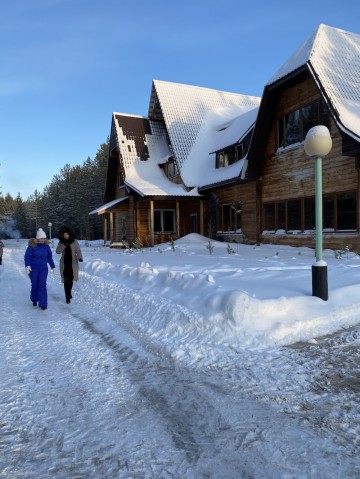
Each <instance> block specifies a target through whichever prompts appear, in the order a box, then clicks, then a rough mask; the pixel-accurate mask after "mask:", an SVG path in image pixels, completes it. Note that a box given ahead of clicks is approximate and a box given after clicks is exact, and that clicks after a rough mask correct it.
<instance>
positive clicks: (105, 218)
mask: <svg viewBox="0 0 360 479" xmlns="http://www.w3.org/2000/svg"><path fill="white" fill-rule="evenodd" d="M103 235H104V244H106V242H107V240H108V215H107V214H106V213H105V214H104V216H103Z"/></svg>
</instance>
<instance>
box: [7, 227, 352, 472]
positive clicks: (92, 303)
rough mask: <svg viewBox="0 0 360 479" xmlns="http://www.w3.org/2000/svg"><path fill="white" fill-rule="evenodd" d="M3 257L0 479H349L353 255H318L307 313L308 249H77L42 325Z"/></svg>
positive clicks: (180, 243) (52, 289)
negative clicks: (323, 269)
mask: <svg viewBox="0 0 360 479" xmlns="http://www.w3.org/2000/svg"><path fill="white" fill-rule="evenodd" d="M4 243H5V248H4V257H3V265H2V266H0V285H1V288H0V317H1V321H0V340H1V344H2V347H1V348H0V411H1V423H0V428H1V432H2V435H1V438H2V439H1V448H0V477H6V478H10V477H11V478H12V479H17V478H19V479H20V478H21V477H24V474H26V477H27V478H29V479H35V478H38V477H42V478H44V479H47V478H51V479H58V478H59V479H60V478H63V477H86V478H88V479H93V478H94V479H98V478H103V477H117V478H119V479H134V478H135V477H138V478H140V477H141V478H142V479H147V478H149V479H150V478H154V477H159V478H160V477H162V478H164V479H165V478H175V479H198V478H205V477H206V478H209V479H217V478H224V479H239V477H252V478H254V479H289V478H291V479H310V478H316V479H340V478H341V479H344V478H350V477H360V454H359V452H360V442H359V437H360V404H359V397H358V396H359V390H360V381H359V378H360V370H359V346H360V327H359V318H360V301H359V282H360V257H359V256H358V255H357V254H355V253H352V252H347V253H345V254H343V255H340V257H339V258H336V257H335V254H334V251H331V250H325V251H324V260H325V261H326V263H327V265H328V280H329V300H328V301H322V300H321V299H319V298H316V297H313V296H311V266H312V264H313V263H314V261H315V258H314V251H313V250H311V249H308V248H291V247H289V246H274V245H260V246H252V245H243V244H232V245H231V249H232V250H230V249H229V245H228V244H226V243H220V242H216V241H213V242H211V246H212V248H211V250H212V253H211V254H210V249H209V248H208V246H209V240H208V239H207V238H204V237H202V236H200V235H197V234H191V235H188V236H186V237H184V238H181V239H179V240H177V241H176V242H175V243H174V244H173V245H171V244H166V243H165V244H163V245H157V246H154V247H153V248H145V249H143V250H139V251H133V252H130V251H128V250H118V249H110V248H108V247H104V246H103V245H102V244H101V242H100V241H98V242H88V243H87V242H85V241H81V242H80V245H81V248H82V254H83V257H84V261H83V263H81V265H80V270H81V271H80V277H79V281H78V282H76V283H74V287H73V292H72V293H73V298H72V300H71V303H70V304H66V303H65V295H64V289H63V285H62V283H61V281H60V275H59V274H52V273H50V272H49V277H48V281H47V290H48V309H47V310H46V311H41V310H40V308H38V307H35V308H34V307H33V306H32V303H31V302H30V282H29V279H28V276H27V274H26V272H25V268H24V252H25V249H26V247H27V240H22V239H20V240H17V239H8V240H5V241H4ZM56 244H57V240H53V243H52V251H53V257H54V260H55V264H56V269H57V271H58V270H59V255H57V254H56V253H55V248H56ZM14 291H16V294H14Z"/></svg>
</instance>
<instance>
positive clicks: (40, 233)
mask: <svg viewBox="0 0 360 479" xmlns="http://www.w3.org/2000/svg"><path fill="white" fill-rule="evenodd" d="M41 238H46V233H45V231H44V230H43V229H42V228H39V229H38V230H37V233H36V239H41Z"/></svg>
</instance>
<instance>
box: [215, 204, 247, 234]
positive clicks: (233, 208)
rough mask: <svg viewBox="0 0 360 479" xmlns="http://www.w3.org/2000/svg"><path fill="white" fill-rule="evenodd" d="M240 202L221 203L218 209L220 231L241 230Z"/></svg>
mask: <svg viewBox="0 0 360 479" xmlns="http://www.w3.org/2000/svg"><path fill="white" fill-rule="evenodd" d="M239 204H240V203H233V204H228V205H220V206H219V209H218V231H240V230H241V208H240V207H239Z"/></svg>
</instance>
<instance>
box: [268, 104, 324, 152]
mask: <svg viewBox="0 0 360 479" xmlns="http://www.w3.org/2000/svg"><path fill="white" fill-rule="evenodd" d="M313 107H316V111H317V115H316V118H314V117H313V119H312V120H311V121H310V120H308V121H306V120H305V119H304V118H305V112H306V111H309V110H310V109H311V108H313ZM305 121H306V124H305ZM316 125H325V126H327V127H328V128H329V130H330V111H329V108H328V106H327V104H326V103H325V101H324V100H322V99H319V100H315V101H312V102H310V103H306V104H305V105H302V106H301V107H299V108H296V109H294V110H290V111H288V112H287V113H285V114H284V115H283V116H281V117H280V118H278V120H277V147H278V148H287V147H289V146H292V145H296V144H298V143H302V142H303V141H304V140H305V137H306V134H307V132H308V131H309V130H310V128H312V127H313V126H316ZM292 139H293V140H292Z"/></svg>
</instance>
